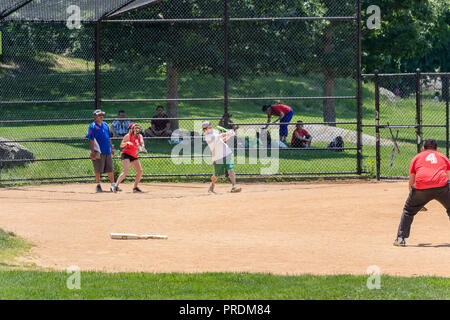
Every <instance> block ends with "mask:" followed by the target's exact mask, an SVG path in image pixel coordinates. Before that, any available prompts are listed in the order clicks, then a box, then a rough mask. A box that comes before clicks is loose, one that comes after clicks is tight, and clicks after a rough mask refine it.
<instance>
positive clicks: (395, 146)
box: [387, 122, 400, 153]
mask: <svg viewBox="0 0 450 320" xmlns="http://www.w3.org/2000/svg"><path fill="white" fill-rule="evenodd" d="M387 125H388V128H389V132H390V133H391V138H392V142H393V143H394V148H395V150H397V153H400V149H399V148H398V145H397V140H396V139H395V138H394V134H393V133H392V129H391V127H390V125H389V122H388V123H387ZM397 138H398V130H397Z"/></svg>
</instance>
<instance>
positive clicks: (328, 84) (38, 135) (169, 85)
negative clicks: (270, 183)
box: [0, 0, 367, 183]
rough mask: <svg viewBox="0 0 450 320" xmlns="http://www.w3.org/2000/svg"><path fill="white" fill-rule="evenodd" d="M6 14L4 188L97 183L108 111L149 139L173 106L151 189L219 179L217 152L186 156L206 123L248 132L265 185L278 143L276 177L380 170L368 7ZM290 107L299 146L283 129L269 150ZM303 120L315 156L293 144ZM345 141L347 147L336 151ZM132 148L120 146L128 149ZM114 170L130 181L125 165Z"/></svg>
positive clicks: (1, 23) (18, 9)
mask: <svg viewBox="0 0 450 320" xmlns="http://www.w3.org/2000/svg"><path fill="white" fill-rule="evenodd" d="M2 6H3V7H2V8H0V32H1V39H2V50H1V55H0V86H1V91H0V137H1V140H0V145H1V146H2V149H1V150H2V151H0V168H1V175H0V181H1V182H2V183H17V182H23V181H66V180H91V179H92V176H93V169H92V165H91V163H90V161H91V160H90V158H89V146H88V142H87V139H86V133H87V128H88V125H89V124H90V123H91V122H92V121H93V120H92V111H93V110H94V109H96V108H101V109H102V110H103V111H106V113H107V115H106V117H107V119H105V120H106V122H107V123H108V124H109V125H110V126H111V125H112V122H113V121H115V120H117V121H133V122H138V123H140V124H141V125H142V127H143V128H144V130H146V129H150V128H151V126H152V117H153V116H154V115H155V114H156V111H155V109H156V107H158V106H162V107H163V108H164V112H165V113H166V115H167V119H168V121H170V130H171V131H172V132H176V133H177V135H175V136H171V137H165V136H156V137H155V136H151V135H148V136H146V137H145V140H146V144H147V149H148V150H149V153H148V154H142V155H141V159H142V160H141V162H142V163H143V167H144V177H146V178H152V177H161V176H175V177H177V176H180V177H186V176H206V175H209V174H211V173H212V167H211V166H210V165H209V164H208V163H207V161H203V160H206V159H207V158H210V156H209V155H208V153H207V151H205V150H206V149H207V147H206V146H205V145H204V144H202V149H201V150H192V152H190V153H189V154H188V153H187V152H186V149H184V150H183V151H180V152H178V153H176V154H175V155H174V148H176V146H178V147H179V146H180V144H179V142H180V141H184V140H186V139H188V137H189V138H192V137H197V136H201V130H199V127H198V125H199V122H200V123H201V121H203V120H210V121H211V122H212V123H213V125H214V126H216V125H219V124H221V125H223V126H226V127H230V128H231V127H233V128H237V131H236V132H237V139H236V141H235V143H234V145H233V148H234V151H235V153H236V156H238V153H239V152H240V156H241V157H243V160H242V161H240V162H238V163H237V164H236V172H237V173H238V174H240V175H261V174H262V171H261V168H262V167H265V166H268V164H267V163H265V162H264V161H262V159H260V158H259V153H258V152H261V151H268V149H270V148H272V146H275V145H276V146H277V148H278V150H279V152H278V160H279V162H278V164H277V166H278V167H277V170H275V171H273V172H270V175H273V176H278V175H283V176H287V175H289V176H309V175H314V176H317V175H357V174H362V173H364V172H366V171H367V170H366V165H365V163H364V158H363V154H362V152H361V151H362V150H363V148H362V146H363V140H362V128H363V126H362V120H363V118H362V116H363V113H362V100H361V93H362V89H361V76H360V70H361V67H360V65H361V60H360V59H361V54H360V42H361V32H360V30H361V16H360V12H361V4H360V1H357V0H348V1H347V0H340V1H327V0H324V1H317V2H311V3H307V2H303V1H294V0H292V1H269V2H266V1H241V0H215V1H211V0H209V1H206V0H204V1H203V0H189V1H168V0H161V1H143V0H135V1H130V0H114V1H108V2H104V1H81V0H80V1H65V0H64V1H47V2H43V1H33V0H31V1H30V0H29V1H10V2H7V3H5V4H2ZM277 103H281V104H285V105H289V106H290V107H291V108H292V110H293V112H294V115H293V117H292V119H291V120H290V122H289V123H286V124H287V125H288V138H287V140H286V141H280V137H279V126H280V123H277V124H272V125H270V126H269V130H268V132H269V135H270V140H268V141H269V143H268V144H267V141H266V143H263V141H261V136H260V134H261V131H260V129H261V127H262V126H264V125H265V124H266V121H267V116H266V115H265V114H264V113H263V112H262V111H261V107H262V105H264V104H277ZM119 111H124V112H123V113H121V115H122V116H121V117H120V118H119ZM123 117H125V118H123ZM153 120H154V119H153ZM299 120H301V121H303V126H304V129H306V130H307V131H308V132H309V133H310V135H311V136H312V139H313V140H312V142H311V145H309V146H308V148H301V147H293V146H292V145H291V139H292V135H293V133H294V130H295V129H296V123H297V122H298V121H299ZM180 136H181V138H180ZM337 137H342V138H343V140H344V145H339V147H338V148H334V147H333V144H331V145H330V143H331V142H332V141H333V140H335V139H336V138H337ZM120 140H121V138H120V137H115V138H113V143H114V145H115V149H116V150H117V151H118V150H120V148H119V144H120ZM191 140H195V139H191ZM281 140H283V139H281ZM269 147H270V148H269ZM254 149H256V150H257V151H258V152H257V153H256V155H255V154H252V150H254ZM242 152H243V153H242ZM270 152H271V151H270V150H269V154H271V153H270ZM180 159H182V160H183V161H178V160H180ZM114 161H115V165H116V168H117V170H120V168H121V164H120V159H119V157H118V155H117V154H116V156H115V160H114ZM266 174H267V173H266Z"/></svg>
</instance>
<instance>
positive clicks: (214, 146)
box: [205, 130, 233, 162]
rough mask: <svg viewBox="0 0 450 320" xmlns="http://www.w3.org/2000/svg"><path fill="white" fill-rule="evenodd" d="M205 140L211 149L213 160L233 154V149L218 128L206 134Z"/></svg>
mask: <svg viewBox="0 0 450 320" xmlns="http://www.w3.org/2000/svg"><path fill="white" fill-rule="evenodd" d="M205 141H206V143H208V146H209V149H210V150H211V156H212V160H213V162H214V161H217V160H221V159H223V158H225V157H228V156H229V155H232V154H233V151H231V149H230V148H229V147H228V146H227V144H226V143H225V142H223V140H222V139H221V138H220V132H219V131H217V130H213V132H212V133H209V134H207V135H205Z"/></svg>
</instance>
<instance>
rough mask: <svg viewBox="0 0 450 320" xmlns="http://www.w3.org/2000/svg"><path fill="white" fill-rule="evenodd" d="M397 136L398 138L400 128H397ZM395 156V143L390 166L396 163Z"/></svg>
mask: <svg viewBox="0 0 450 320" xmlns="http://www.w3.org/2000/svg"><path fill="white" fill-rule="evenodd" d="M396 138H398V130H397V137H396ZM394 156H395V145H394V147H393V148H392V155H391V163H390V164H389V167H392V166H393V165H394Z"/></svg>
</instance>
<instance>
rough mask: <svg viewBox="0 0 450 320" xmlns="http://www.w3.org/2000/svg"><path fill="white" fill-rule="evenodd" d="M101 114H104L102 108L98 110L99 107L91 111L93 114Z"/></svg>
mask: <svg viewBox="0 0 450 320" xmlns="http://www.w3.org/2000/svg"><path fill="white" fill-rule="evenodd" d="M101 114H105V113H104V112H103V111H102V110H100V109H97V110H95V111H94V112H93V115H94V116H99V115H101Z"/></svg>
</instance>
